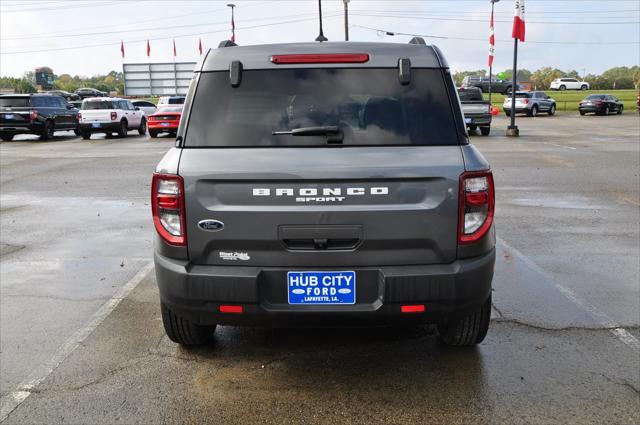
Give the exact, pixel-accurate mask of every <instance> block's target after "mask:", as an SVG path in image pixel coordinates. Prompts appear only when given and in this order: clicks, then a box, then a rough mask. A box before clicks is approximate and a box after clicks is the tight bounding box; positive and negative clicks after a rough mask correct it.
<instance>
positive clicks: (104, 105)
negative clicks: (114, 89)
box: [80, 100, 117, 110]
mask: <svg viewBox="0 0 640 425" xmlns="http://www.w3.org/2000/svg"><path fill="white" fill-rule="evenodd" d="M80 109H85V110H86V109H117V108H114V105H113V103H112V102H111V101H102V100H96V101H91V102H82V108H80Z"/></svg>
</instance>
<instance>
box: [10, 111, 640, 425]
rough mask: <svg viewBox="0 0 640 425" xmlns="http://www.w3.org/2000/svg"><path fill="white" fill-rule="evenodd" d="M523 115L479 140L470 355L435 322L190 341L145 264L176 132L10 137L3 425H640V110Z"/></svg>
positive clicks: (254, 332)
mask: <svg viewBox="0 0 640 425" xmlns="http://www.w3.org/2000/svg"><path fill="white" fill-rule="evenodd" d="M519 125H520V128H521V134H522V135H523V136H522V137H520V138H519V139H507V138H505V137H502V133H503V131H504V128H506V121H505V120H504V118H499V119H498V122H497V125H495V126H494V131H493V133H494V135H492V136H491V137H488V138H485V137H481V136H475V137H473V138H472V141H473V142H474V143H475V144H476V145H477V146H478V147H479V148H480V150H481V151H482V152H483V153H484V154H485V156H486V157H487V158H488V159H489V161H490V162H491V163H492V166H493V170H494V175H495V180H496V191H497V210H496V226H497V233H498V236H499V241H498V256H497V258H498V259H497V264H496V274H495V278H494V294H493V301H494V311H493V320H492V324H491V328H490V330H489V334H488V336H487V339H486V340H485V341H484V342H483V343H482V344H481V345H480V346H478V347H475V348H469V349H452V348H448V347H445V346H443V345H442V344H440V342H439V341H438V339H437V337H436V336H435V335H434V334H433V333H432V332H431V331H430V330H429V329H427V330H422V331H418V330H416V329H339V330H335V329H312V330H309V329H307V330H301V329H297V330H291V329H243V328H233V327H219V328H218V329H217V330H216V339H215V342H214V343H213V344H211V345H209V346H206V347H201V348H197V349H188V350H187V349H183V348H180V347H178V346H176V345H175V344H173V343H171V342H170V341H169V340H168V339H167V337H166V336H165V335H164V331H163V328H162V322H161V318H160V310H159V305H158V295H157V288H156V286H155V281H154V277H153V273H146V272H144V271H143V272H142V273H140V270H141V269H143V268H144V267H148V262H149V260H150V258H151V245H152V243H151V236H152V231H153V229H152V226H151V223H150V220H149V212H148V205H146V204H147V203H148V201H147V198H148V191H149V187H148V184H149V176H150V173H151V171H152V169H153V166H154V165H155V163H156V162H157V160H158V159H159V158H160V157H161V155H162V152H163V151H164V150H166V149H167V148H168V147H169V146H170V145H171V141H170V140H168V139H166V140H162V139H159V140H157V141H151V140H150V139H148V138H143V137H138V136H135V137H134V136H133V133H131V134H132V136H130V137H129V138H128V139H126V140H120V139H111V140H91V141H90V142H86V141H82V140H80V139H78V138H72V137H68V138H62V137H60V138H58V140H55V141H53V142H48V143H41V142H9V143H2V144H0V165H1V168H2V173H1V177H2V178H1V184H2V186H1V188H2V190H1V198H0V201H1V207H2V220H1V226H2V232H1V234H0V243H1V247H2V251H0V255H1V257H0V266H1V267H0V269H1V279H0V307H1V319H2V320H1V323H0V331H1V336H2V338H1V345H2V353H1V357H0V360H1V365H0V371H1V374H0V375H1V376H0V387H1V388H0V389H1V396H2V401H1V403H0V407H2V408H3V409H5V410H8V408H7V406H10V407H11V409H13V410H12V411H11V413H10V415H9V416H8V418H7V419H6V420H5V423H115V422H120V423H177V422H180V423H183V422H184V423H203V422H209V423H256V422H258V421H260V422H263V423H282V422H291V423H338V422H339V423H468V422H481V423H490V422H499V423H518V422H520V423H532V422H533V423H568V422H570V423H603V422H606V423H640V392H639V389H640V344H639V343H638V339H637V338H638V337H640V328H639V325H640V306H639V305H640V289H639V283H638V281H639V278H640V270H639V268H640V246H639V243H640V242H639V241H640V229H639V227H640V199H639V197H640V177H639V172H640V119H638V115H637V114H633V113H627V114H625V115H623V116H610V117H579V116H567V115H561V116H556V117H553V118H550V117H538V118H535V119H529V118H522V119H519ZM498 128H500V130H498ZM98 214H99V215H98ZM146 270H148V269H146ZM103 278H104V280H103ZM138 282H139V283H138ZM129 290H131V292H129ZM114 305H115V308H114V309H112V310H111V308H106V309H105V306H107V307H109V306H114ZM96 318H97V319H96ZM92 319H96V320H92ZM83 330H84V332H83ZM70 341H71V345H69V344H70ZM65 344H66V345H65ZM34 371H35V372H34ZM34 377H35V378H40V379H39V380H36V381H34V382H36V385H34V386H33V387H29V388H28V389H27V390H26V391H25V387H24V386H23V387H20V384H21V383H22V384H24V383H25V382H28V381H27V380H28V378H34ZM20 388H21V389H22V390H21V391H16V390H17V389H20ZM16 399H19V400H18V401H21V403H19V402H16ZM7 413H8V412H7ZM0 419H1V418H0Z"/></svg>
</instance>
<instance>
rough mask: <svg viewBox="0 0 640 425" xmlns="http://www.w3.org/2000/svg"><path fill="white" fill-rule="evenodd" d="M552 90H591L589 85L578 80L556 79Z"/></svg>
mask: <svg viewBox="0 0 640 425" xmlns="http://www.w3.org/2000/svg"><path fill="white" fill-rule="evenodd" d="M549 89H550V90H560V91H565V90H589V83H587V82H586V81H580V80H578V79H576V78H556V79H555V80H553V81H552V82H551V86H550V87H549Z"/></svg>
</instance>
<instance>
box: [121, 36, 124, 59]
mask: <svg viewBox="0 0 640 425" xmlns="http://www.w3.org/2000/svg"><path fill="white" fill-rule="evenodd" d="M120 53H122V59H124V41H122V40H121V41H120Z"/></svg>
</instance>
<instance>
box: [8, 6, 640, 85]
mask: <svg viewBox="0 0 640 425" xmlns="http://www.w3.org/2000/svg"><path fill="white" fill-rule="evenodd" d="M229 1H234V0H224V1H211V0H209V1H190V0H179V1H172V0H148V1H145V0H135V1H131V0H129V1H126V0H120V1H118V0H75V1H70V0H67V1H56V0H0V38H1V41H0V74H1V75H3V76H21V75H22V74H23V73H24V72H25V71H31V70H33V69H34V68H36V67H38V66H49V67H51V68H53V71H54V73H56V74H58V75H59V74H63V73H68V74H72V75H75V74H79V75H84V76H90V75H95V74H105V73H107V72H109V71H111V70H119V71H121V70H122V58H121V56H120V41H121V40H124V44H125V59H124V61H125V62H127V63H129V62H146V61H147V57H146V40H147V39H149V40H150V44H151V61H152V62H164V61H171V60H172V59H173V58H172V51H173V48H172V42H173V41H172V40H173V39H175V42H176V47H177V53H178V55H177V58H176V60H177V61H195V60H197V59H198V56H199V55H198V50H197V45H198V38H202V44H203V46H204V48H205V49H206V48H208V47H215V46H217V44H218V43H219V41H220V40H222V39H226V38H229V36H230V30H229V27H230V23H229V21H230V10H229V8H228V7H226V4H227V3H228V2H229ZM235 4H236V5H237V7H236V9H235V16H236V19H235V20H236V27H237V29H236V39H237V40H236V41H237V42H238V44H241V45H246V44H263V43H275V42H300V41H311V40H313V39H314V38H315V37H316V36H317V34H318V24H317V18H316V16H317V15H316V14H317V1H316V0H280V1H262V0H255V1H249V0H235ZM322 5H323V15H324V23H325V25H324V33H325V36H326V37H327V38H329V40H331V41H334V40H335V41H339V40H343V39H344V29H343V28H344V26H343V25H344V24H343V16H342V10H343V6H342V0H323V2H322ZM349 8H350V18H349V23H350V25H351V28H350V38H351V40H357V41H381V42H401V43H406V42H407V41H408V40H409V39H410V38H411V37H410V36H408V35H396V36H388V35H383V33H382V32H379V31H375V30H371V29H367V28H363V27H369V28H374V29H382V30H385V31H394V32H402V33H411V34H424V35H432V36H439V37H448V38H444V39H442V38H430V39H427V42H428V43H431V44H436V45H438V46H439V47H440V48H441V49H442V50H443V51H444V54H445V56H446V57H447V59H448V60H449V63H450V65H451V67H452V69H453V70H454V71H459V70H475V69H480V68H486V66H487V54H488V49H489V47H488V41H487V40H488V33H489V11H490V1H489V0H480V1H478V0H453V1H452V0H448V1H442V0H416V1H400V0H378V1H376V0H351V2H350V4H349ZM513 8H514V0H501V1H500V2H499V3H496V9H495V10H496V15H495V19H496V21H497V22H496V30H495V32H496V38H497V40H498V42H497V46H496V59H495V64H494V68H495V69H496V70H503V69H506V68H510V67H511V64H512V53H513V42H512V40H511V38H510V35H511V21H512V16H513ZM365 15H366V16H365ZM292 21H293V22H292ZM639 21H640V1H638V0H597V1H588V0H572V1H569V0H563V1H561V0H549V1H546V0H538V1H535V0H526V22H527V24H526V25H527V42H526V43H525V44H524V45H522V46H521V48H520V61H519V67H524V68H529V69H531V70H534V69H537V68H539V67H542V66H552V67H557V68H560V69H564V70H569V69H576V70H577V71H578V72H579V73H580V74H582V73H583V71H585V70H586V72H587V73H600V72H602V71H604V70H606V69H608V68H611V67H614V66H623V65H626V66H633V65H638V63H639V61H640V44H638V43H639V42H640V25H639ZM283 22H284V23H283ZM91 33H93V34H91ZM95 33H100V34H95ZM63 36H65V37H63ZM461 38H468V39H472V40H461ZM476 39H478V40H476ZM501 40H502V41H501ZM535 42H538V43H535ZM542 42H551V43H542ZM586 43H591V44H586ZM620 43H627V44H620ZM92 45H93V46H92ZM88 46H91V47H88Z"/></svg>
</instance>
